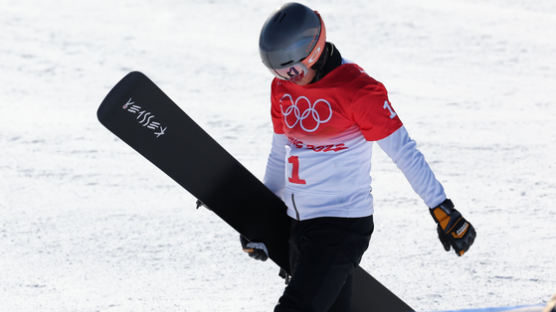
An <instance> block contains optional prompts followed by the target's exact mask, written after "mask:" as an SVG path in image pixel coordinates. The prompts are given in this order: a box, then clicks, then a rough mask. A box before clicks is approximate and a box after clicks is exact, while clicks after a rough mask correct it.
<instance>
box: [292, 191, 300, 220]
mask: <svg viewBox="0 0 556 312" xmlns="http://www.w3.org/2000/svg"><path fill="white" fill-rule="evenodd" d="M292 204H293V210H295V216H296V217H297V221H301V219H300V218H299V211H298V210H297V206H296V205H295V198H294V197H293V193H292Z"/></svg>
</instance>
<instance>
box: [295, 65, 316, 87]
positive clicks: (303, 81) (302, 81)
mask: <svg viewBox="0 0 556 312" xmlns="http://www.w3.org/2000/svg"><path fill="white" fill-rule="evenodd" d="M306 73H307V74H306V75H302V76H301V77H300V78H299V79H295V78H294V79H291V80H290V81H291V82H293V83H295V84H296V85H300V86H304V85H308V84H309V83H311V81H313V78H315V75H316V74H317V72H316V71H315V70H314V69H311V68H309V69H307V72H306Z"/></svg>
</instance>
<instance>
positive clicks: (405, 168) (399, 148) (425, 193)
mask: <svg viewBox="0 0 556 312" xmlns="http://www.w3.org/2000/svg"><path fill="white" fill-rule="evenodd" d="M377 143H378V145H379V146H380V148H382V150H383V151H384V152H386V154H387V155H388V156H389V157H390V158H391V159H392V160H393V161H394V163H395V164H396V165H397V166H398V168H399V169H400V170H401V171H402V172H403V174H404V175H405V177H406V178H407V181H409V184H411V187H412V188H413V190H414V191H415V192H416V193H417V194H418V195H419V196H420V197H421V198H422V199H423V201H424V202H425V204H426V205H427V206H428V207H436V206H438V205H440V204H441V203H442V202H443V201H444V200H445V199H446V194H445V193H444V188H443V187H442V184H440V182H438V180H437V179H436V177H435V176H434V173H433V172H432V170H431V168H430V167H429V164H428V163H427V161H426V160H425V157H424V156H423V154H422V153H421V152H420V151H419V150H418V149H417V146H416V145H417V144H416V143H415V141H414V140H412V139H411V138H410V137H409V134H408V133H407V130H406V129H405V127H404V126H402V127H401V128H399V129H398V130H396V131H394V132H393V133H392V134H390V135H389V136H387V137H386V138H384V139H382V140H379V141H377Z"/></svg>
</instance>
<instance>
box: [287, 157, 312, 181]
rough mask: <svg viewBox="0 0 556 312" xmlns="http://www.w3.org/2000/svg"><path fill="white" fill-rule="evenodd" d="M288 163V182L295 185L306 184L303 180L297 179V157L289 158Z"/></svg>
mask: <svg viewBox="0 0 556 312" xmlns="http://www.w3.org/2000/svg"><path fill="white" fill-rule="evenodd" d="M288 163H290V164H292V176H291V178H288V181H290V183H295V184H307V182H305V180H303V179H301V178H299V157H297V156H290V157H289V158H288Z"/></svg>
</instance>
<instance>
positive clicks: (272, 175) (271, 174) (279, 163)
mask: <svg viewBox="0 0 556 312" xmlns="http://www.w3.org/2000/svg"><path fill="white" fill-rule="evenodd" d="M286 144H288V138H287V137H286V136H285V135H283V134H276V133H274V136H273V137H272V147H271V148H270V155H268V161H267V163H266V171H265V174H264V180H263V182H264V185H266V187H267V188H268V189H270V190H271V191H272V192H273V193H274V194H276V195H277V196H278V197H280V198H282V191H283V190H284V186H285V184H286V180H285V179H286V178H285V174H286V173H285V170H286V168H285V166H286V159H285V158H286V147H285V146H286Z"/></svg>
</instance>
